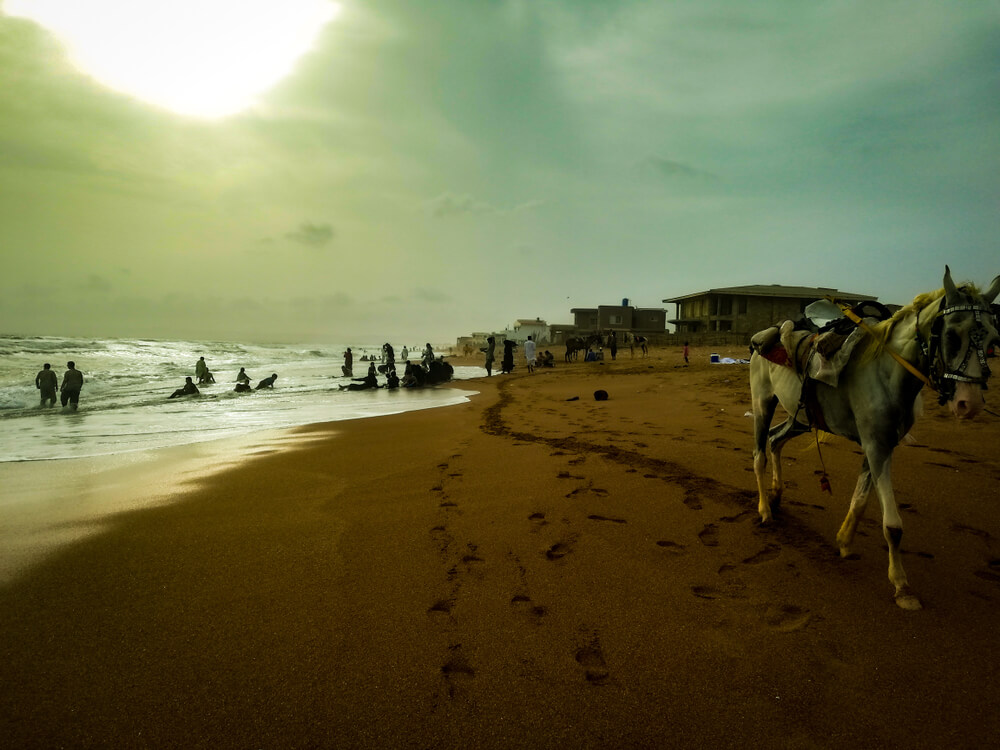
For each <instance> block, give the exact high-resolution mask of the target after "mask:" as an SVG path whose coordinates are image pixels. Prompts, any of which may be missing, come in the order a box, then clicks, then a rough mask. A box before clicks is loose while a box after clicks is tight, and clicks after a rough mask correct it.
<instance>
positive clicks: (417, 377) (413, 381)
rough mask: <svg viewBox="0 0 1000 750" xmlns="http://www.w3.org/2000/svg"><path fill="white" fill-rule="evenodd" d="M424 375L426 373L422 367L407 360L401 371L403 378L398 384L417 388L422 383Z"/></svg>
mask: <svg viewBox="0 0 1000 750" xmlns="http://www.w3.org/2000/svg"><path fill="white" fill-rule="evenodd" d="M426 375H427V373H425V372H424V370H423V368H421V367H417V366H416V365H414V364H412V363H410V362H407V363H406V369H405V370H404V371H403V380H402V381H401V382H400V385H402V386H403V387H404V388H419V387H420V386H422V385H423V384H424V379H425V377H426Z"/></svg>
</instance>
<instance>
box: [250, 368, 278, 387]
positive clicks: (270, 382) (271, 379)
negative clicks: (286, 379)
mask: <svg viewBox="0 0 1000 750" xmlns="http://www.w3.org/2000/svg"><path fill="white" fill-rule="evenodd" d="M277 379H278V373H276V372H275V373H272V374H271V377H269V378H264V379H263V380H262V381H260V382H259V383H257V387H256V388H254V390H255V391H259V390H260V389H261V388H274V381H275V380H277Z"/></svg>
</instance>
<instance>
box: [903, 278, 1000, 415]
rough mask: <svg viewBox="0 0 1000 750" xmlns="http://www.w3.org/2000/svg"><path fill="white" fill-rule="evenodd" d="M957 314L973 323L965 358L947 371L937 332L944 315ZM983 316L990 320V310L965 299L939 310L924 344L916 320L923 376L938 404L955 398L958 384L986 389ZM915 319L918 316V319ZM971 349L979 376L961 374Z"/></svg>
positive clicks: (941, 327) (991, 315) (967, 297)
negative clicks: (924, 369)
mask: <svg viewBox="0 0 1000 750" xmlns="http://www.w3.org/2000/svg"><path fill="white" fill-rule="evenodd" d="M960 312H971V313H972V314H973V315H974V317H975V323H974V324H973V327H972V330H971V331H970V332H969V345H968V346H967V347H966V348H965V356H964V357H963V358H962V362H961V364H959V366H958V367H957V368H956V369H954V370H949V369H948V366H947V364H946V363H945V359H944V350H943V348H942V346H941V333H942V331H943V329H944V319H945V317H946V316H948V315H953V314H954V313H960ZM983 313H985V314H986V315H987V316H989V317H990V318H992V317H993V310H992V309H991V308H990V307H984V306H983V305H981V304H976V303H975V301H974V300H972V299H971V298H970V297H969V296H966V301H965V302H964V303H962V304H955V305H949V306H948V307H946V308H944V309H943V310H939V311H938V313H937V315H935V317H934V323H933V324H932V325H931V332H930V338H929V339H928V340H927V341H924V339H923V338H921V336H920V325H919V321H918V325H917V331H916V338H917V344H918V345H919V346H920V351H921V353H922V354H923V356H924V360H925V362H926V363H927V375H928V377H929V378H930V381H931V387H932V388H933V389H934V390H935V391H937V393H938V403H940V404H945V403H947V402H948V401H950V400H951V399H952V398H954V396H955V388H956V387H957V384H958V383H975V384H976V385H979V386H980V387H981V388H982V389H983V390H984V391H985V390H987V389H988V388H989V385H988V381H989V378H990V374H991V373H990V366H989V364H988V363H987V361H986V354H987V352H986V326H985V325H983ZM918 317H919V316H918ZM973 348H975V350H976V356H977V357H978V358H979V366H980V368H981V373H982V375H981V377H978V378H973V377H970V376H969V375H966V374H965V371H966V369H967V368H968V366H969V361H970V360H971V359H972V350H973Z"/></svg>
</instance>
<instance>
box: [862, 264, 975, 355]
mask: <svg viewBox="0 0 1000 750" xmlns="http://www.w3.org/2000/svg"><path fill="white" fill-rule="evenodd" d="M958 289H959V291H961V292H965V293H966V294H972V295H973V296H975V297H979V296H980V291H979V288H978V287H977V286H976V285H975V284H972V283H965V284H962V286H960V287H959V288H958ZM944 295H945V291H944V289H943V288H942V289H938V290H937V291H934V292H924V293H923V294H918V295H917V296H916V297H914V298H913V301H912V302H911V303H910V304H908V305H906V306H905V307H901V308H899V309H898V310H897V311H896V312H895V313H893V315H892V317H891V318H889V319H888V320H883V321H881V322H880V323H876V324H875V325H873V326H871V331H872V333H873V334H874V335H869V336H868V337H867V340H866V342H865V344H864V346H863V347H862V352H861V361H865V362H867V361H869V360H872V359H875V358H876V357H878V356H879V355H880V354H882V352H883V350H884V349H885V346H886V344H887V343H888V341H889V338H890V337H891V336H892V333H893V331H895V330H896V326H897V325H899V324H900V323H901V322H902V321H903V320H905V319H907V318H908V317H910V316H911V315H916V316H919V315H920V313H921V311H923V310H924V309H926V308H927V307H929V306H930V305H932V304H934V303H935V302H937V301H938V300H939V299H941V298H942V297H944ZM932 325H934V317H933V316H930V317H928V318H927V319H926V320H924V321H921V323H920V330H919V331H918V333H919V334H920V335H921V336H922V337H923V338H924V339H927V338H929V337H930V332H931V326H932Z"/></svg>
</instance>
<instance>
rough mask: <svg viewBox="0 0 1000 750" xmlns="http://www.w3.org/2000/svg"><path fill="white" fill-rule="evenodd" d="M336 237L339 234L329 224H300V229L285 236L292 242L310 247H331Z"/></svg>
mask: <svg viewBox="0 0 1000 750" xmlns="http://www.w3.org/2000/svg"><path fill="white" fill-rule="evenodd" d="M336 236H337V232H336V231H335V230H334V228H333V227H332V226H330V225H329V224H311V223H309V222H304V223H302V224H300V225H299V228H298V229H296V230H295V231H294V232H289V233H288V234H286V235H285V237H286V238H287V239H290V240H291V241H292V242H298V243H299V244H300V245H308V246H309V247H323V246H324V245H329V244H330V243H331V242H332V241H333V238H334V237H336Z"/></svg>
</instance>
